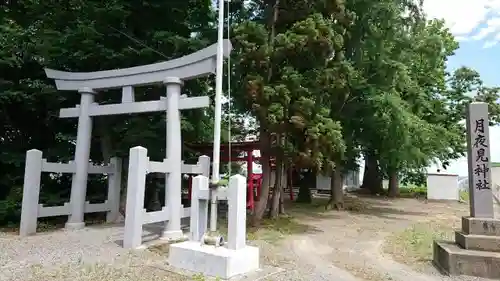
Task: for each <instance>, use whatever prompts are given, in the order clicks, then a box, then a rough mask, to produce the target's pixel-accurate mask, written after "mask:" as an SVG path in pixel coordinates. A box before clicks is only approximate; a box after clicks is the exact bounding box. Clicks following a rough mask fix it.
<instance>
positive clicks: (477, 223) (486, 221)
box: [462, 217, 500, 236]
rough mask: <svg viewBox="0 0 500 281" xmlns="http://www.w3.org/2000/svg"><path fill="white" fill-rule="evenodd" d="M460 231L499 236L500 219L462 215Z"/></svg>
mask: <svg viewBox="0 0 500 281" xmlns="http://www.w3.org/2000/svg"><path fill="white" fill-rule="evenodd" d="M462 231H463V232H464V233H465V234H474V235H489V236H500V220H499V219H493V218H473V217H462Z"/></svg>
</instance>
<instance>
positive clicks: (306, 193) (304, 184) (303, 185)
mask: <svg viewBox="0 0 500 281" xmlns="http://www.w3.org/2000/svg"><path fill="white" fill-rule="evenodd" d="M302 175H303V176H304V178H303V179H301V180H300V181H299V194H297V199H296V200H295V202H297V203H308V204H309V203H312V195H311V189H310V185H311V184H313V183H314V182H315V181H312V179H313V177H314V179H315V173H313V171H312V170H308V171H307V172H305V173H302Z"/></svg>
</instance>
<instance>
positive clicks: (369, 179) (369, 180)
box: [362, 153, 384, 194]
mask: <svg viewBox="0 0 500 281" xmlns="http://www.w3.org/2000/svg"><path fill="white" fill-rule="evenodd" d="M382 181H383V179H382V174H381V172H380V168H379V165H378V160H377V157H376V156H374V155H372V154H370V153H366V154H365V173H364V176H363V184H362V188H367V189H368V190H370V193H371V194H381V193H382V192H383V191H384V188H383V185H382Z"/></svg>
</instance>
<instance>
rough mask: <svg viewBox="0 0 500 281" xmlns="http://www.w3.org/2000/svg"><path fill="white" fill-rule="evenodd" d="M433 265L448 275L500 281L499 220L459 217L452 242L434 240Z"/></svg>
mask: <svg viewBox="0 0 500 281" xmlns="http://www.w3.org/2000/svg"><path fill="white" fill-rule="evenodd" d="M433 248H434V259H433V260H434V264H435V265H436V267H437V268H439V269H440V270H441V271H443V272H444V273H446V274H449V275H469V276H476V277H483V278H491V279H500V220H498V219H491V218H473V217H463V218H462V230H461V231H456V232H455V242H449V241H434V245H433Z"/></svg>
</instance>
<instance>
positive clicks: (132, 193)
mask: <svg viewBox="0 0 500 281" xmlns="http://www.w3.org/2000/svg"><path fill="white" fill-rule="evenodd" d="M148 164H149V159H148V150H147V149H146V148H144V147H141V146H136V147H133V148H131V149H130V156H129V164H128V181H127V205H126V215H125V233H124V237H123V247H124V248H129V249H133V248H137V247H139V246H140V245H141V244H142V223H143V217H142V216H143V213H144V212H143V209H144V191H145V185H146V174H147V169H148Z"/></svg>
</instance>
